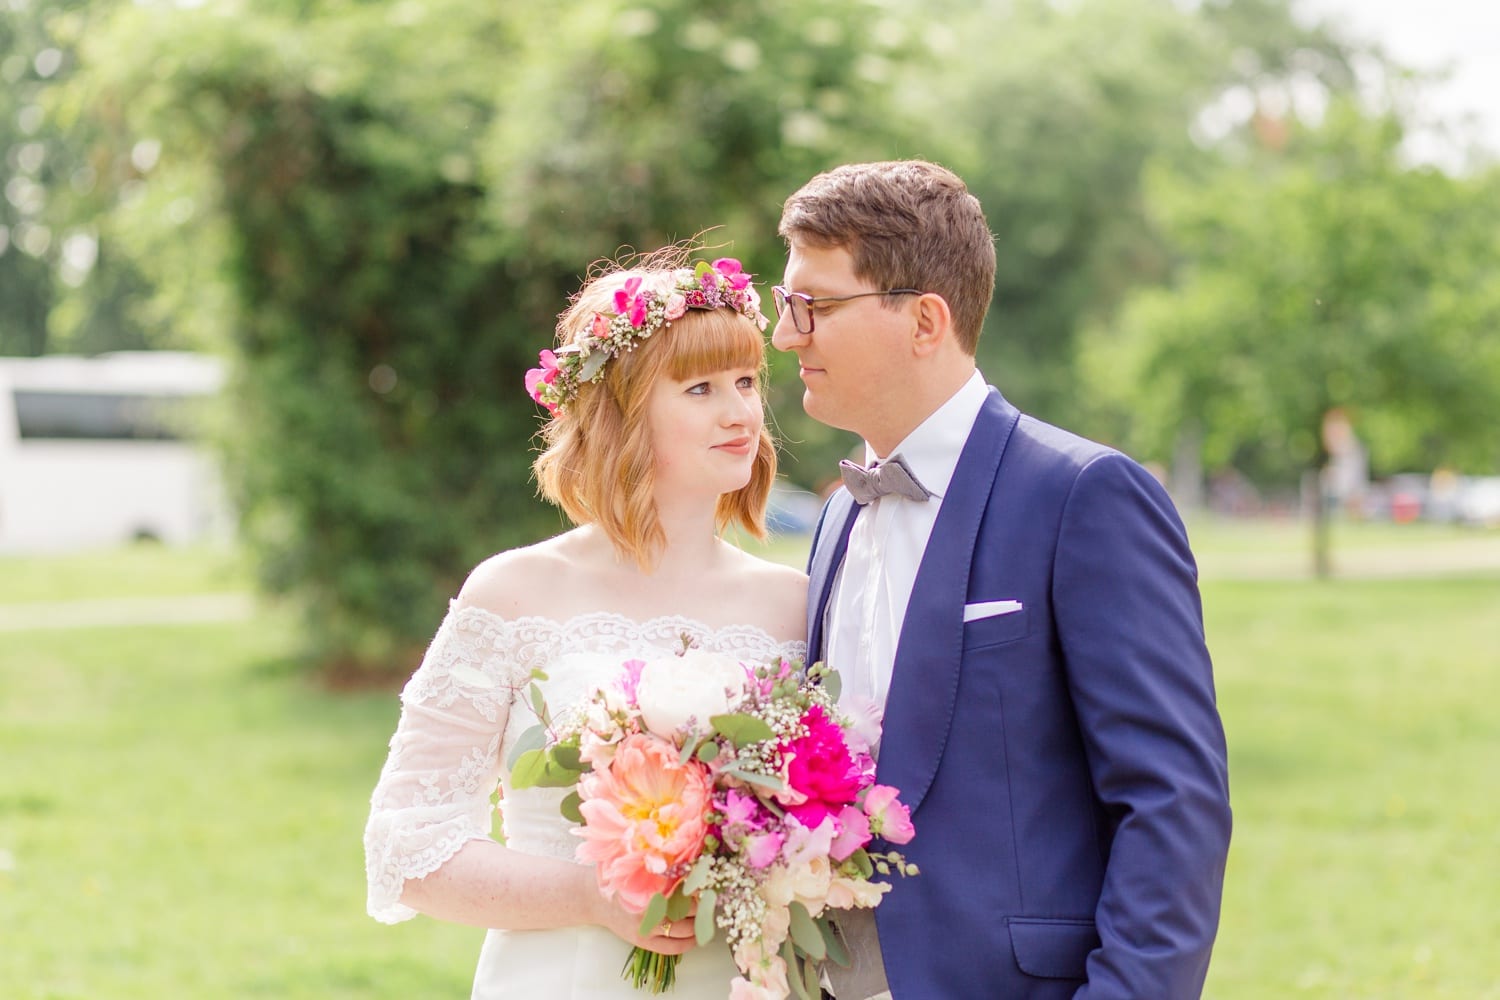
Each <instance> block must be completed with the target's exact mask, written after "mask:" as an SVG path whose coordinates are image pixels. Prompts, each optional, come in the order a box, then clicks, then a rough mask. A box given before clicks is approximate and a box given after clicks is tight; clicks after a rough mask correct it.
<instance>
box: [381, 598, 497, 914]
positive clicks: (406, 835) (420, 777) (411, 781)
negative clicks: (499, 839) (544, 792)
mask: <svg viewBox="0 0 1500 1000" xmlns="http://www.w3.org/2000/svg"><path fill="white" fill-rule="evenodd" d="M475 612H476V609H473V608H462V609H459V610H456V611H450V612H449V613H448V616H447V617H446V618H445V619H443V623H442V625H441V626H440V627H439V628H438V631H437V635H436V636H435V637H434V638H433V640H432V645H431V646H429V647H428V649H427V654H426V656H424V657H423V658H422V664H421V666H419V667H418V668H417V671H416V673H414V674H413V675H412V677H411V680H410V681H408V682H407V684H406V688H405V689H404V690H403V691H402V692H401V720H400V722H399V723H398V724H397V726H396V733H395V735H394V736H392V737H391V744H390V747H391V750H390V756H388V757H387V758H386V762H385V767H384V768H383V769H382V770H381V772H380V781H379V783H378V784H377V785H376V786H375V792H374V794H373V795H372V796H371V798H370V819H369V822H368V823H367V824H366V826H365V874H366V876H367V877H368V879H369V897H368V902H367V908H368V910H369V913H370V916H372V917H374V918H375V919H376V920H379V921H381V922H383V923H396V922H398V921H401V920H407V919H410V918H411V917H413V916H415V915H416V911H415V910H413V909H412V908H411V907H409V906H406V905H404V904H403V903H401V890H402V888H403V887H404V885H405V883H406V880H407V879H412V878H421V877H423V876H425V875H429V874H431V873H432V872H434V871H436V870H437V869H438V868H439V867H441V866H442V865H443V864H444V862H446V861H447V860H448V859H449V858H451V857H453V855H454V854H456V853H457V852H458V849H459V848H460V847H462V846H463V845H464V844H465V843H467V842H468V841H470V840H475V839H482V838H486V837H488V836H489V835H490V824H491V812H492V809H491V805H490V795H491V793H493V792H494V790H495V785H496V781H497V778H498V775H499V772H500V743H501V737H502V735H503V733H504V731H505V724H506V721H507V719H508V717H509V714H510V705H511V702H512V701H513V699H514V697H515V692H516V690H517V687H518V685H519V683H520V675H521V673H522V671H521V669H520V667H519V666H518V665H517V663H516V658H515V656H514V655H513V651H512V649H511V645H512V643H511V641H510V636H509V635H508V634H507V632H506V629H505V625H504V623H503V622H501V621H500V620H499V619H497V618H495V617H494V616H492V615H486V614H483V613H475Z"/></svg>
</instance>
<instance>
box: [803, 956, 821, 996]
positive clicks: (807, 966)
mask: <svg viewBox="0 0 1500 1000" xmlns="http://www.w3.org/2000/svg"><path fill="white" fill-rule="evenodd" d="M802 977H803V981H804V982H805V983H807V995H808V996H810V997H821V996H822V995H823V988H822V984H821V983H819V982H818V965H817V963H816V962H803V963H802Z"/></svg>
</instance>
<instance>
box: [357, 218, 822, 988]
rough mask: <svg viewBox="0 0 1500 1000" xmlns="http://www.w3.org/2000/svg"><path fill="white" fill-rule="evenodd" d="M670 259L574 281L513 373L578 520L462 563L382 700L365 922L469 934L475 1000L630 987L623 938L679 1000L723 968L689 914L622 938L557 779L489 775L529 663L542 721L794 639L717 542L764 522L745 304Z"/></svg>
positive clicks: (725, 272)
mask: <svg viewBox="0 0 1500 1000" xmlns="http://www.w3.org/2000/svg"><path fill="white" fill-rule="evenodd" d="M684 265H685V253H684V252H682V251H680V250H677V249H675V248H674V249H670V250H667V251H661V252H658V253H657V254H654V255H652V256H651V257H648V258H646V259H645V260H644V261H643V262H642V263H641V265H640V266H638V267H635V268H632V269H630V270H613V271H610V272H608V273H603V274H598V275H595V276H594V277H592V279H591V280H589V281H588V283H587V284H586V285H585V286H584V287H583V289H582V290H581V291H580V292H579V294H578V295H577V296H576V297H575V298H574V300H573V302H572V304H571V306H570V307H569V308H568V309H567V311H565V312H564V313H563V315H562V317H561V318H560V320H559V322H558V328H557V334H558V344H559V345H560V346H559V347H558V349H557V351H556V353H555V354H554V353H553V352H551V351H544V352H542V359H541V360H542V367H540V368H538V369H534V370H533V371H532V372H531V373H530V374H529V375H528V377H527V380H526V381H527V389H528V390H529V391H530V392H531V394H532V397H533V398H534V399H536V400H537V402H539V403H541V404H542V405H543V406H544V407H546V408H547V410H548V411H549V413H550V417H549V419H548V422H547V425H546V427H545V429H544V431H543V438H544V441H545V449H544V450H543V452H542V453H541V455H540V456H539V457H538V458H537V460H536V463H535V471H536V475H537V479H538V481H539V483H540V485H541V491H542V493H543V495H545V496H546V497H547V499H549V500H550V501H552V502H553V503H556V504H558V505H559V506H560V507H562V509H563V510H564V511H565V512H566V513H567V515H568V516H569V517H570V518H571V519H572V521H573V522H574V523H575V524H576V525H578V526H577V527H575V528H574V529H572V530H571V531H567V532H565V533H563V534H561V535H558V536H557V537H555V538H551V539H549V540H547V541H544V542H541V543H539V544H536V545H532V546H529V547H526V548H521V549H514V550H512V551H509V552H502V553H500V554H499V555H496V556H492V557H491V558H489V559H487V560H486V561H484V562H483V563H481V564H480V565H479V566H478V567H476V568H475V569H474V571H473V572H472V573H471V574H470V576H469V578H468V580H467V582H466V583H465V584H464V586H463V588H462V590H461V591H460V592H459V594H458V597H457V598H456V599H455V600H454V601H452V603H451V605H450V609H449V612H448V615H447V617H446V618H444V620H443V622H442V624H441V626H440V627H439V628H438V631H437V635H436V637H435V638H434V639H433V641H432V645H431V646H430V647H429V648H428V650H427V654H426V656H425V657H424V658H423V660H422V663H421V666H420V667H418V669H417V671H416V673H415V674H414V675H413V676H412V678H411V680H410V681H409V682H408V683H407V685H406V688H405V690H404V691H403V692H402V695H401V706H402V707H401V719H400V722H399V724H398V725H397V728H396V733H395V735H394V736H393V737H392V739H391V744H390V756H389V758H388V759H387V761H386V764H385V768H384V769H383V771H382V772H381V775H380V781H379V783H378V784H377V786H376V788H375V792H374V795H373V797H372V799H371V809H370V818H369V823H368V825H367V827H366V829H365V864H366V872H367V875H368V878H369V904H368V905H369V911H370V914H371V915H372V916H374V917H375V918H376V919H377V920H381V921H384V922H387V923H394V922H397V921H400V920H405V919H408V918H410V917H412V916H414V915H415V914H416V913H418V912H421V913H426V914H429V915H430V916H433V917H436V918H438V919H440V920H451V921H456V922H459V923H464V924H470V925H474V926H479V927H485V928H489V933H488V934H487V935H486V937H485V942H484V947H483V950H482V951H481V953H480V958H479V966H478V969H477V970H476V973H475V978H474V992H473V996H474V997H483V998H488V997H501V996H505V997H548V998H559V997H578V998H583V997H587V998H590V1000H599V998H612V997H613V998H625V997H635V996H637V992H636V990H635V989H634V988H633V987H632V986H630V985H629V984H628V983H627V982H626V981H625V980H624V979H622V978H621V969H622V967H623V966H624V964H625V962H626V960H627V958H628V956H629V954H630V951H631V948H632V946H634V945H640V946H642V947H645V948H649V949H651V950H653V951H656V952H661V953H663V954H669V955H681V956H683V958H682V960H681V961H680V962H679V964H678V967H677V985H676V987H675V989H674V990H673V993H674V994H675V995H676V996H677V997H679V998H682V1000H696V998H723V997H725V996H727V995H728V991H729V982H730V980H731V979H732V978H734V976H735V975H736V970H735V968H734V964H733V962H732V960H731V958H730V954H729V951H728V949H727V947H726V946H725V945H724V944H723V942H722V941H721V940H715V941H714V942H713V943H711V944H709V945H706V946H703V947H695V942H694V935H693V928H692V924H693V921H692V918H691V917H688V918H685V919H682V920H679V921H675V922H672V921H668V922H664V923H663V924H661V925H659V926H657V927H656V928H654V929H653V930H652V931H651V933H649V934H646V935H642V934H641V933H640V922H641V921H640V917H639V916H638V915H636V914H633V913H630V912H628V911H626V910H625V909H624V908H623V907H622V906H620V905H619V903H618V902H616V901H614V900H612V899H610V898H607V897H606V896H605V895H604V894H603V893H602V892H601V890H600V888H599V886H598V883H597V881H596V879H595V876H594V870H593V868H591V867H588V866H585V865H581V864H578V863H576V862H575V861H574V860H573V852H574V847H575V845H577V844H578V843H579V842H580V841H579V838H577V837H576V836H573V835H572V834H571V833H570V832H569V828H570V826H571V824H569V822H568V821H567V820H565V819H564V818H563V817H562V815H561V813H560V812H559V809H558V806H559V803H560V801H561V799H562V797H563V796H564V795H565V794H566V791H567V790H566V789H562V790H559V789H547V788H528V789H524V790H513V789H511V788H510V787H509V780H508V775H507V769H506V761H507V759H508V757H509V755H510V750H511V747H512V746H513V745H514V743H515V740H516V738H517V737H518V736H519V735H520V734H521V733H522V732H524V731H525V730H526V729H528V728H530V727H531V726H533V725H535V724H536V722H537V719H536V716H535V713H534V711H533V709H532V707H531V702H530V699H529V698H528V696H527V688H528V686H529V684H530V683H531V672H532V671H533V669H537V668H540V669H541V670H542V671H543V672H544V675H545V680H541V681H539V683H540V686H541V688H542V690H543V693H544V694H545V697H546V703H547V705H548V706H549V708H550V709H551V711H552V712H553V713H554V714H561V713H562V712H563V711H565V710H566V708H567V707H568V706H569V705H576V704H578V703H579V702H581V701H582V700H583V699H584V698H585V697H586V696H587V695H588V693H589V692H590V691H591V690H592V689H593V688H594V687H596V686H599V685H602V684H604V683H606V682H607V681H608V680H609V679H611V678H612V677H613V676H614V675H615V673H616V672H617V671H618V669H619V667H620V664H621V662H622V661H623V660H626V659H630V658H651V657H653V656H660V655H662V654H664V653H673V652H679V651H681V650H682V649H683V646H684V642H691V643H692V644H693V645H696V646H698V647H700V648H703V649H707V650H711V651H718V652H725V653H730V654H734V655H737V656H739V657H741V658H743V659H745V660H761V661H764V660H768V659H771V658H774V657H776V656H786V657H792V658H798V657H801V656H802V655H803V654H804V653H805V648H804V646H803V644H802V642H801V637H802V636H803V634H804V629H805V622H806V618H805V614H806V610H805V609H806V589H807V579H806V577H804V576H803V575H802V574H801V573H799V572H796V571H795V570H792V569H789V568H786V567H783V566H778V565H774V564H771V563H768V562H765V561H763V560H761V559H757V558H755V557H753V556H750V555H748V554H746V553H744V552H742V551H741V550H740V549H738V548H736V547H735V546H733V545H731V544H729V543H727V542H725V541H724V540H723V539H722V538H721V537H720V534H721V532H722V531H723V530H724V529H725V528H727V527H730V526H737V527H739V528H742V529H744V530H746V531H748V532H750V533H751V534H753V535H755V536H757V537H761V536H763V535H764V526H763V521H764V513H765V507H766V499H767V495H768V493H769V491H770V488H771V482H772V480H773V479H774V478H775V473H776V455H775V446H774V445H773V443H772V441H771V437H770V434H769V433H768V432H767V431H766V429H765V426H764V411H763V409H762V403H761V397H760V388H761V386H760V379H761V375H762V369H763V366H764V345H763V342H762V333H761V331H762V330H763V329H764V326H765V323H766V320H765V317H764V316H762V315H761V313H760V309H759V298H758V296H757V295H756V293H755V290H754V288H753V287H752V286H751V285H750V283H749V275H747V274H744V273H743V272H742V271H741V269H740V265H739V263H738V262H737V261H734V260H730V259H721V260H718V261H715V262H713V264H712V265H708V264H699V265H698V266H697V267H696V269H694V268H689V267H686V266H684ZM497 785H498V788H499V792H500V803H501V804H500V812H501V818H502V826H503V830H504V842H503V844H502V843H501V842H498V841H496V840H495V839H493V838H492V837H491V835H490V830H491V818H492V808H493V807H492V804H491V801H492V795H493V793H494V792H495V791H496V788H497Z"/></svg>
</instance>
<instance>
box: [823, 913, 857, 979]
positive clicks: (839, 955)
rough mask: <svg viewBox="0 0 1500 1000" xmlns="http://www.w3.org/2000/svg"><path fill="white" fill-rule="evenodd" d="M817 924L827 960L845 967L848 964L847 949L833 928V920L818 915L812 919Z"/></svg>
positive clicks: (847, 966)
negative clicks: (826, 950) (826, 953)
mask: <svg viewBox="0 0 1500 1000" xmlns="http://www.w3.org/2000/svg"><path fill="white" fill-rule="evenodd" d="M814 922H815V923H816V924H817V925H818V930H819V932H821V933H822V935H823V946H824V947H825V948H827V949H828V961H830V962H832V963H833V964H834V965H838V966H842V967H843V968H845V969H847V968H849V966H850V964H851V963H850V961H849V950H848V949H847V948H845V947H844V942H843V939H842V938H840V937H839V932H838V931H836V930H834V928H833V921H832V920H829V919H828V918H827V917H826V916H820V917H818V918H817V919H816V920H815V921H814Z"/></svg>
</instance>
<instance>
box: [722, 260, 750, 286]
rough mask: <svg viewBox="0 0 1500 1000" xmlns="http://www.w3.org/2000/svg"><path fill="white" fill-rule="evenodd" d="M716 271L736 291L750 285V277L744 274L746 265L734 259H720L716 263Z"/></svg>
mask: <svg viewBox="0 0 1500 1000" xmlns="http://www.w3.org/2000/svg"><path fill="white" fill-rule="evenodd" d="M714 270H715V271H718V272H719V273H720V274H722V275H723V276H724V278H725V280H726V281H728V282H729V287H730V288H733V289H734V290H735V291H739V290H740V289H741V288H744V287H746V286H747V285H749V284H750V275H748V274H745V273H744V271H745V267H744V265H743V264H741V263H740V262H739V261H737V260H735V259H734V258H733V257H720V258H719V259H718V260H716V261H714Z"/></svg>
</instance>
